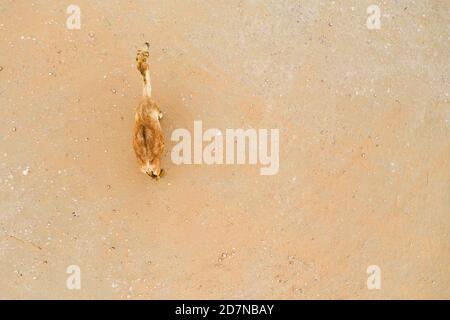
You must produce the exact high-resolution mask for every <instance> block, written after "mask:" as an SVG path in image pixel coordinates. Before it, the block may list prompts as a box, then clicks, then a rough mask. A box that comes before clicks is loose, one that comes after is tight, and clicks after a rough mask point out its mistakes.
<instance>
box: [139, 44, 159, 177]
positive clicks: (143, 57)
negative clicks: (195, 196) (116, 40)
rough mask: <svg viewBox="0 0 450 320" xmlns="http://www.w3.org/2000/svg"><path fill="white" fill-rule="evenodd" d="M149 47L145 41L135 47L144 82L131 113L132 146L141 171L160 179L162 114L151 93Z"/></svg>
mask: <svg viewBox="0 0 450 320" xmlns="http://www.w3.org/2000/svg"><path fill="white" fill-rule="evenodd" d="M149 50H150V45H149V43H148V42H146V43H145V46H144V48H143V49H142V50H138V52H137V56H136V62H137V69H138V70H139V72H140V73H141V75H142V79H143V84H144V85H143V91H142V98H141V100H140V102H139V104H138V105H137V107H136V113H135V117H134V132H133V149H134V152H135V154H136V158H137V161H138V163H139V165H140V167H141V171H142V172H143V173H145V174H147V175H148V176H150V177H152V178H156V180H159V178H160V177H161V176H162V175H163V173H164V170H163V169H161V157H162V155H163V152H164V135H163V132H162V129H161V124H160V120H161V119H162V116H163V114H162V112H161V110H160V108H159V106H158V104H157V103H156V102H155V101H154V100H153V98H152V96H151V95H152V85H151V79H150V67H149V63H148V59H149V55H150V54H149Z"/></svg>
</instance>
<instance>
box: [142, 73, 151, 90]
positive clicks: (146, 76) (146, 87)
mask: <svg viewBox="0 0 450 320" xmlns="http://www.w3.org/2000/svg"><path fill="white" fill-rule="evenodd" d="M142 94H143V95H144V96H146V97H151V96H152V80H151V79H150V71H149V70H148V69H147V70H146V71H145V74H144V90H143V92H142Z"/></svg>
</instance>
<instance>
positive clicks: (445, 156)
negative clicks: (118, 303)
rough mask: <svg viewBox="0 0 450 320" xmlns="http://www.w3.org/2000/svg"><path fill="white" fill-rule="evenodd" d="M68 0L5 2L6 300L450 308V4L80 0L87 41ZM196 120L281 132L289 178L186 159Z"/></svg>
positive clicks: (2, 248) (2, 172) (0, 78)
mask: <svg viewBox="0 0 450 320" xmlns="http://www.w3.org/2000/svg"><path fill="white" fill-rule="evenodd" d="M69 4H70V2H66V1H61V2H57V1H12V0H1V1H0V45H1V48H0V49H1V50H0V66H1V67H0V70H1V71H0V137H1V139H0V274H1V277H0V298H1V299H93V298H96V299H169V298H171V299H188V298H189V299H204V298H208V299H212V298H214V299H412V298H417V299H429V298H437V299H449V298H450V277H449V275H450V256H449V252H450V250H449V243H450V242H449V240H450V236H449V232H450V219H449V208H450V199H449V190H450V164H449V161H450V143H449V130H450V104H449V87H450V79H449V75H450V66H449V60H450V59H449V52H450V43H449V38H448V37H449V33H448V31H449V30H448V21H449V20H448V19H449V16H450V5H449V3H448V1H445V0H443V1H431V0H429V1H403V0H402V1H395V2H394V1H377V3H374V2H373V1H315V0H311V1H250V0H249V1H212V0H211V1H168V0H165V1H142V0H141V1H86V0H77V1H76V5H77V6H79V8H80V9H81V28H80V29H79V30H77V29H75V30H69V29H68V28H67V27H66V20H67V18H68V16H69V15H68V14H67V13H66V9H67V7H68V5H69ZM371 4H377V5H378V6H379V8H380V10H381V26H380V29H369V28H368V27H367V23H366V21H367V18H368V16H369V14H367V12H366V10H367V7H368V6H369V5H371ZM147 40H148V41H150V43H151V48H150V51H151V55H150V64H151V69H152V72H151V76H152V81H153V83H152V85H153V96H154V98H155V99H156V100H157V101H158V103H159V104H160V106H161V108H162V110H163V112H164V119H163V120H162V125H163V129H164V133H165V136H166V154H165V156H164V158H163V160H162V161H163V167H164V168H165V170H166V175H165V176H164V177H163V178H162V179H161V180H159V181H158V182H156V181H154V180H152V179H150V178H149V177H147V176H145V175H143V174H142V173H140V172H139V168H138V166H137V163H136V160H135V157H134V154H133V149H132V144H131V139H132V137H131V133H132V128H133V122H134V108H135V106H136V104H137V103H138V101H139V98H140V95H141V93H142V83H141V82H142V81H141V78H140V77H139V74H138V72H137V70H136V69H135V65H134V63H135V61H134V58H135V54H136V50H137V49H138V48H140V47H142V45H143V43H144V41H147ZM195 120H198V121H202V123H203V126H204V127H205V128H219V129H220V130H225V129H226V128H243V129H248V128H256V129H259V128H263V129H271V128H278V129H279V132H280V141H279V142H280V151H279V157H280V163H279V164H280V167H279V171H278V173H277V174H275V175H268V176H263V175H261V174H260V171H259V169H260V167H259V166H258V165H251V164H245V165H206V164H202V165H175V164H174V163H173V162H172V160H171V150H172V148H173V147H174V145H175V142H173V141H171V139H170V137H171V133H172V132H173V131H174V130H176V129H178V128H187V129H188V130H193V125H194V121H195ZM71 265H75V266H78V267H79V270H80V272H81V278H80V281H81V282H80V283H81V288H80V289H79V290H77V289H73V290H70V289H69V288H68V287H67V279H68V277H70V276H71V275H70V274H68V273H67V268H68V267H69V266H71ZM372 265H375V266H378V267H379V269H380V271H381V275H380V277H381V278H380V279H381V287H380V288H379V289H372V290H370V289H369V288H368V286H367V279H368V277H369V274H368V273H367V268H368V267H369V266H372ZM69 287H70V286H69Z"/></svg>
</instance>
